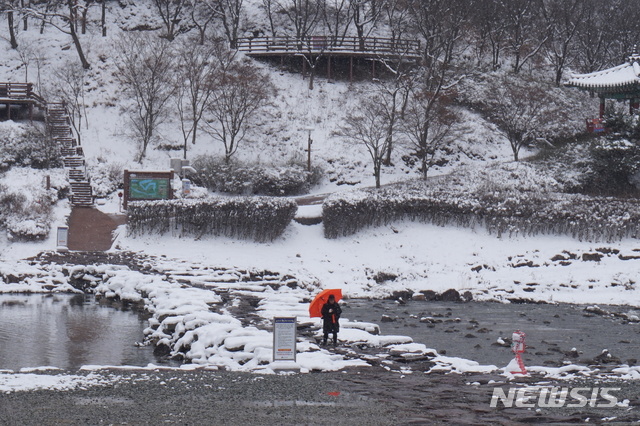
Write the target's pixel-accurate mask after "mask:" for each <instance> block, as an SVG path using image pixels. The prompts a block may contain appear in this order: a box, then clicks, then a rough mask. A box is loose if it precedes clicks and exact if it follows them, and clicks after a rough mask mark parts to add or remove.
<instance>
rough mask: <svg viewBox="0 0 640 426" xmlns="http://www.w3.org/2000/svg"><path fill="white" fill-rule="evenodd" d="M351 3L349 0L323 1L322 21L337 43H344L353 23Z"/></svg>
mask: <svg viewBox="0 0 640 426" xmlns="http://www.w3.org/2000/svg"><path fill="white" fill-rule="evenodd" d="M349 4H350V3H349V1H348V0H324V1H323V3H322V23H323V25H324V27H325V28H326V31H327V33H328V34H329V35H330V37H331V40H332V42H333V43H334V44H336V45H340V44H341V43H342V41H343V40H344V38H345V37H346V35H347V33H348V32H349V27H350V26H351V24H352V23H353V15H352V14H351V12H352V10H351V7H350V6H349Z"/></svg>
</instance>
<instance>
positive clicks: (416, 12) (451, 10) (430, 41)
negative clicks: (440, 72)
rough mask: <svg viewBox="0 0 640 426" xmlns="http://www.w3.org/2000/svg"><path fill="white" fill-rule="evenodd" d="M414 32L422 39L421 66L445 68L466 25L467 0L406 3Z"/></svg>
mask: <svg viewBox="0 0 640 426" xmlns="http://www.w3.org/2000/svg"><path fill="white" fill-rule="evenodd" d="M408 2H409V6H408V7H409V8H410V11H411V14H410V17H411V18H412V20H413V22H412V26H413V28H414V30H413V31H414V32H415V33H416V34H418V35H419V36H421V37H422V41H423V56H424V57H423V64H424V65H425V66H426V67H432V66H434V67H437V68H438V69H443V68H446V67H448V65H449V63H450V62H451V60H452V58H453V54H454V52H455V49H456V48H457V47H458V46H459V44H460V43H461V41H462V40H463V38H464V32H463V29H464V28H465V27H466V26H467V25H468V22H469V13H470V12H469V9H470V8H469V7H468V1H467V0H408Z"/></svg>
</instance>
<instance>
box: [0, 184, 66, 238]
mask: <svg viewBox="0 0 640 426" xmlns="http://www.w3.org/2000/svg"><path fill="white" fill-rule="evenodd" d="M54 192H55V191H54ZM51 204H52V200H51V199H50V198H48V197H47V196H46V195H43V197H42V198H41V199H39V200H36V201H30V200H29V199H28V198H27V197H26V196H25V195H24V194H21V193H15V192H9V191H8V189H7V187H6V186H4V185H0V223H1V224H3V225H4V226H5V227H6V228H7V231H8V233H9V237H10V238H11V239H16V240H27V241H33V240H42V239H44V238H46V237H47V235H49V230H50V229H51Z"/></svg>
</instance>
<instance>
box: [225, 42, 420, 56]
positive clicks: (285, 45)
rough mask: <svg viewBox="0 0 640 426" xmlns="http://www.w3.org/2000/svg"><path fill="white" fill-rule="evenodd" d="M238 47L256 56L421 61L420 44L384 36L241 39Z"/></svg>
mask: <svg viewBox="0 0 640 426" xmlns="http://www.w3.org/2000/svg"><path fill="white" fill-rule="evenodd" d="M237 47H238V50H239V51H241V52H244V53H245V54H247V55H249V56H253V57H268V56H303V55H315V56H321V55H322V56H330V57H348V58H349V57H350V58H364V59H369V60H393V61H418V60H420V58H421V51H420V41H418V40H404V39H398V40H394V39H390V38H380V37H367V38H365V39H360V38H358V37H339V38H336V37H329V36H311V37H306V38H303V39H299V38H295V37H254V38H242V39H239V40H238V44H237Z"/></svg>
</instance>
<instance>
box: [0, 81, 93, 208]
mask: <svg viewBox="0 0 640 426" xmlns="http://www.w3.org/2000/svg"><path fill="white" fill-rule="evenodd" d="M0 105H4V106H5V110H6V114H5V115H6V118H7V119H8V120H11V119H12V109H19V108H25V107H26V108H27V109H28V110H29V119H30V120H33V114H34V109H35V108H38V109H40V110H42V111H44V119H45V122H46V124H47V133H48V134H49V137H50V138H51V139H52V141H53V142H55V143H56V144H57V145H58V148H59V151H60V156H61V157H62V162H63V164H64V167H65V169H66V171H67V178H68V179H69V184H70V186H71V193H70V196H69V201H70V202H71V205H73V206H76V207H90V206H92V205H93V192H92V189H91V182H90V180H89V178H88V176H87V170H86V164H85V159H84V152H83V150H82V147H81V146H80V144H78V141H77V139H76V138H74V136H73V129H72V127H71V119H70V118H69V112H68V111H67V107H66V105H65V104H64V103H51V102H47V101H46V100H45V99H44V98H42V97H41V96H39V95H38V94H37V93H35V92H34V91H33V85H32V84H31V83H0Z"/></svg>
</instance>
